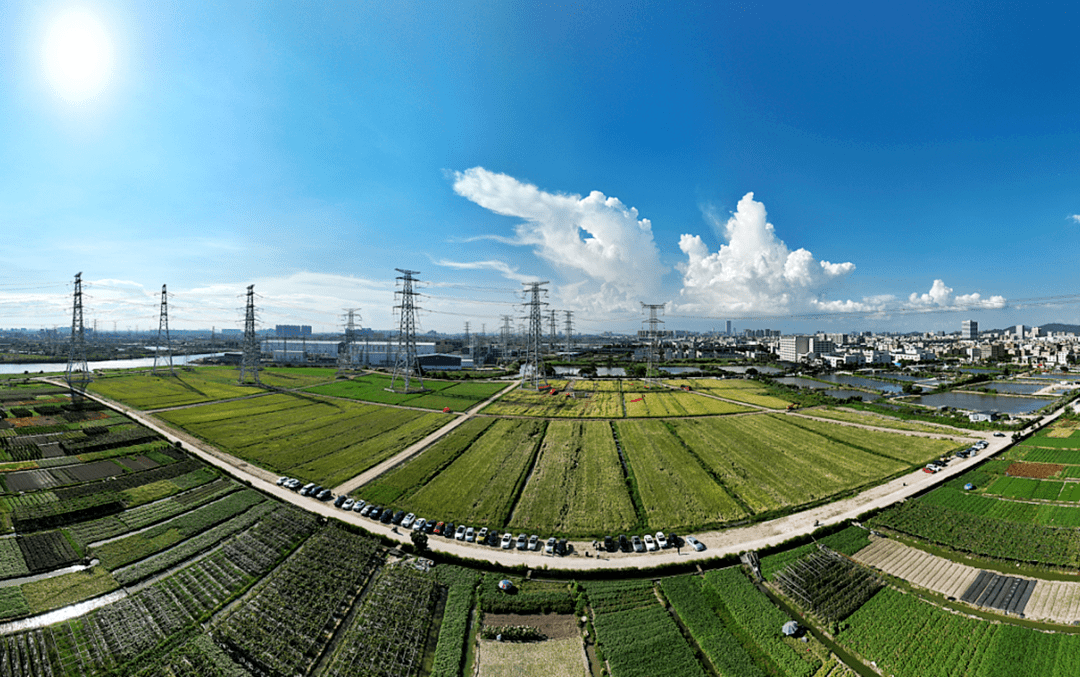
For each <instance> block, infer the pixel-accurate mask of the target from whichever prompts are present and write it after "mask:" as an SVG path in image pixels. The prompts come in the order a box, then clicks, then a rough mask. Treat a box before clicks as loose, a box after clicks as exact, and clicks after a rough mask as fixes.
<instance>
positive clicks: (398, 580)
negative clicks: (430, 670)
mask: <svg viewBox="0 0 1080 677" xmlns="http://www.w3.org/2000/svg"><path fill="white" fill-rule="evenodd" d="M438 598H439V586H438V584H437V583H436V582H435V578H434V575H433V574H432V573H428V572H420V571H417V570H415V569H413V568H412V567H411V566H410V565H409V564H408V563H399V564H397V565H393V566H387V567H384V568H383V570H382V571H381V572H380V573H379V576H378V578H377V579H376V580H375V582H374V583H373V584H372V586H371V588H370V589H369V590H368V593H367V597H366V598H365V599H364V602H363V605H362V606H361V607H360V610H359V612H358V613H357V615H356V619H355V620H354V621H353V624H352V625H351V626H350V627H349V628H348V629H347V630H346V631H345V636H344V637H343V639H342V641H341V644H339V645H338V647H337V650H336V651H335V652H334V655H333V656H332V657H331V659H330V664H329V665H328V666H327V668H326V670H325V671H324V672H323V673H322V674H323V676H324V677H346V676H351V675H357V674H371V673H372V672H376V671H377V673H378V674H379V675H382V676H384V677H412V676H414V675H417V674H419V672H420V664H421V661H422V659H423V657H424V649H425V647H426V646H427V634H428V628H429V626H430V625H431V621H432V618H433V617H434V611H435V604H436V602H437V601H438Z"/></svg>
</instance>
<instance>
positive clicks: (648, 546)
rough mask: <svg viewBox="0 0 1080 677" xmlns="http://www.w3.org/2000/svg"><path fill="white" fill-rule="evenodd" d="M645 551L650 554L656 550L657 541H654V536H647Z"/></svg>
mask: <svg viewBox="0 0 1080 677" xmlns="http://www.w3.org/2000/svg"><path fill="white" fill-rule="evenodd" d="M645 549H646V550H648V551H649V552H653V551H654V550H656V541H655V540H654V539H653V537H652V534H645Z"/></svg>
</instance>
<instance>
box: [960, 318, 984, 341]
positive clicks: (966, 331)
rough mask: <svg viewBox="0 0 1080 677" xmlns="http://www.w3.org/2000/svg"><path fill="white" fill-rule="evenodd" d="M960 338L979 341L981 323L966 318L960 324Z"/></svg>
mask: <svg viewBox="0 0 1080 677" xmlns="http://www.w3.org/2000/svg"><path fill="white" fill-rule="evenodd" d="M960 338H961V339H963V340H965V341H978V340H979V323H978V322H976V321H975V320H964V321H963V322H962V323H961V325H960Z"/></svg>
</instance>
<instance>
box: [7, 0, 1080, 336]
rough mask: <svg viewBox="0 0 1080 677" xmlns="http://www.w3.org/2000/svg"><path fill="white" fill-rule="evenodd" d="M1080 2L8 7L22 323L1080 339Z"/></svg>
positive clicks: (13, 279)
mask: <svg viewBox="0 0 1080 677" xmlns="http://www.w3.org/2000/svg"><path fill="white" fill-rule="evenodd" d="M1078 14H1080V13H1076V12H1071V13H1070V12H1067V11H1066V9H1065V8H1064V6H1058V5H1049V4H1046V5H1035V6H1026V5H1025V6H1022V7H1020V6H1018V7H1002V8H998V10H997V11H995V12H981V11H972V8H968V7H961V6H955V7H954V6H940V5H939V4H933V3H923V4H916V5H912V6H910V7H907V8H906V9H905V10H904V12H902V13H897V12H895V11H894V10H892V9H890V8H888V7H874V6H861V5H860V6H850V5H840V4H838V3H828V4H826V5H815V6H807V5H804V4H798V3H770V4H767V5H752V6H751V5H740V6H726V7H721V8H710V7H705V8H700V7H689V6H685V7H684V6H671V5H669V4H666V3H648V2H643V3H634V4H628V5H620V6H619V7H618V8H616V7H611V6H607V7H600V6H591V5H559V4H549V5H544V6H530V5H526V4H520V3H497V4H491V3H481V2H462V3H452V4H447V5H430V4H410V3H372V4H365V5H352V4H346V5H342V6H330V5H321V4H314V5H311V4H307V5H297V6H291V5H285V4H283V3H271V4H269V5H257V6H253V5H248V4H241V3H233V2H226V3H219V4H214V5H212V6H210V5H200V6H197V7H193V6H189V5H183V4H176V5H173V4H169V3H147V2H122V3H104V2H94V1H93V0H89V1H84V2H79V3H77V4H75V3H67V2H51V3H34V2H29V1H25V0H17V1H15V2H10V3H5V4H4V5H3V6H0V44H2V45H3V50H4V51H3V59H4V62H5V64H6V66H7V68H6V69H5V76H6V77H4V78H3V79H0V91H2V96H0V119H2V120H3V124H4V128H5V131H6V132H7V134H6V135H5V142H4V145H3V146H2V151H0V152H2V157H3V159H4V162H3V163H2V169H0V173H2V174H0V177H2V181H0V232H2V233H3V234H4V245H3V247H2V248H0V270H2V271H3V272H2V273H0V326H4V327H23V326H25V327H37V328H42V327H45V328H51V327H52V326H54V325H56V326H65V325H70V321H71V298H70V291H71V282H72V279H73V277H74V275H75V273H77V272H80V271H82V273H83V280H84V282H85V294H86V298H85V312H86V317H87V319H88V321H93V320H98V321H99V324H100V325H101V326H102V327H103V328H111V327H112V326H113V323H116V325H117V326H118V327H121V328H123V327H126V326H136V325H142V326H143V327H149V326H151V325H156V322H157V309H158V305H157V303H158V300H159V293H158V289H159V287H160V285H161V284H168V288H169V291H170V293H171V297H170V301H169V303H170V308H169V311H170V322H171V325H172V326H174V327H176V328H177V329H185V328H208V327H210V326H217V327H219V328H236V327H239V326H242V323H243V312H242V311H243V303H244V301H243V298H242V297H243V294H244V291H245V288H246V286H247V285H248V284H254V285H255V291H256V293H257V294H258V299H257V303H258V304H259V307H260V317H259V321H260V325H261V326H262V327H273V326H274V325H276V324H295V325H311V326H312V327H313V331H315V332H317V333H325V332H329V331H337V330H340V328H341V327H342V326H343V325H344V322H345V319H344V313H345V309H346V308H360V317H361V318H362V320H361V321H360V325H361V326H363V327H374V328H377V329H392V328H393V327H394V326H395V320H394V318H393V315H392V308H393V305H394V296H393V292H394V286H393V282H394V278H395V276H396V273H395V271H394V269H395V268H399V267H400V268H407V269H412V270H419V271H421V272H420V275H419V279H420V280H421V281H422V283H423V287H422V291H423V292H424V293H425V294H426V296H422V297H421V298H420V299H418V305H419V306H420V307H421V308H423V309H424V310H423V311H422V312H421V314H420V323H421V330H422V331H428V330H431V329H434V330H437V331H442V332H451V333H458V332H461V331H463V327H464V323H465V322H471V323H472V324H473V326H474V331H476V328H478V327H479V325H480V324H481V323H486V324H487V326H488V329H489V333H494V332H495V331H497V327H498V326H499V324H500V322H501V321H500V319H499V318H500V317H501V316H502V315H504V314H511V315H513V316H514V317H517V315H520V314H523V312H524V309H523V308H522V307H521V306H520V305H519V304H520V303H521V291H522V289H523V287H522V284H521V283H522V282H528V281H533V280H551V284H550V285H548V287H549V290H550V295H549V297H548V299H547V300H548V302H549V303H550V304H551V305H550V306H548V307H549V308H555V309H558V310H572V311H574V312H575V325H576V326H577V327H578V328H579V330H580V331H582V332H584V333H599V332H602V331H605V330H607V331H617V332H625V333H632V332H635V331H636V330H637V329H639V328H640V327H641V326H642V325H641V322H642V320H643V319H644V317H643V316H642V314H641V311H640V304H641V303H647V304H656V303H667V304H668V305H667V307H666V308H665V314H664V319H665V322H666V325H665V326H666V328H669V329H684V330H690V331H717V332H723V331H725V329H726V323H727V322H728V321H729V320H730V321H731V322H732V324H734V326H735V330H736V333H738V332H739V331H740V330H741V329H743V328H765V327H768V328H774V329H780V330H782V331H785V332H796V331H805V332H809V331H815V330H819V329H820V330H823V331H832V332H845V331H867V330H869V331H946V332H948V333H952V332H955V331H958V329H959V327H960V323H961V321H962V320H964V319H970V320H975V321H977V323H978V325H979V327H982V328H988V327H1009V326H1015V325H1017V324H1021V323H1022V324H1024V325H1027V326H1039V325H1041V324H1046V323H1051V322H1061V323H1066V324H1080V285H1077V283H1076V281H1075V280H1076V272H1075V271H1076V253H1077V251H1078V250H1080V248H1078V244H1080V191H1077V186H1080V166H1078V163H1077V162H1076V160H1075V158H1076V157H1078V156H1080V122H1078V117H1077V115H1076V110H1078V108H1080V106H1078V104H1080V63H1078V62H1077V60H1076V59H1075V56H1074V55H1073V54H1072V49H1071V45H1072V43H1073V36H1074V35H1075V33H1076V28H1077V23H1078V21H1080V20H1078V18H1077V15H1078Z"/></svg>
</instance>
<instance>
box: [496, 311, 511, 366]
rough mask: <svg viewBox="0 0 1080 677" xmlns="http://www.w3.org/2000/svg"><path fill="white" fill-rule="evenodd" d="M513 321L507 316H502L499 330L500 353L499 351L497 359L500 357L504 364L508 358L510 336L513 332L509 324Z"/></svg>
mask: <svg viewBox="0 0 1080 677" xmlns="http://www.w3.org/2000/svg"><path fill="white" fill-rule="evenodd" d="M513 319H514V318H513V317H511V316H509V315H503V316H502V321H503V325H502V327H500V328H499V340H500V342H501V345H500V351H499V357H501V358H502V360H503V361H504V362H505V361H506V360H507V358H509V356H510V353H509V343H510V334H511V333H512V332H513V331H514V330H513V328H512V327H511V326H510V323H511V322H512V321H513Z"/></svg>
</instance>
